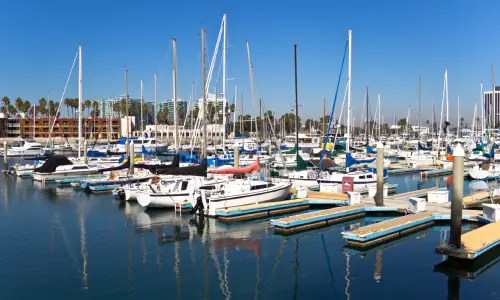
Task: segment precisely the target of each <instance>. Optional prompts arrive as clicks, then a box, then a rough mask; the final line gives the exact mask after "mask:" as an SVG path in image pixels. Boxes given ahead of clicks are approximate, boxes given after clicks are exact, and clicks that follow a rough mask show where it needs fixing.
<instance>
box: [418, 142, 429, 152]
mask: <svg viewBox="0 0 500 300" xmlns="http://www.w3.org/2000/svg"><path fill="white" fill-rule="evenodd" d="M418 150H424V151H431V150H432V148H430V147H424V146H422V144H420V142H418Z"/></svg>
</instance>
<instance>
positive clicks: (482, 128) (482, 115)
mask: <svg viewBox="0 0 500 300" xmlns="http://www.w3.org/2000/svg"><path fill="white" fill-rule="evenodd" d="M480 94H481V95H480V98H479V99H481V121H482V126H481V137H483V136H484V133H485V129H486V126H484V125H485V123H484V119H485V118H484V117H485V116H484V106H485V105H486V102H485V99H484V95H483V81H482V80H481V91H480Z"/></svg>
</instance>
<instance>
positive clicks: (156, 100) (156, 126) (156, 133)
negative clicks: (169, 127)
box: [154, 73, 158, 141]
mask: <svg viewBox="0 0 500 300" xmlns="http://www.w3.org/2000/svg"><path fill="white" fill-rule="evenodd" d="M154 112H155V139H156V141H158V75H157V74H156V73H155V109H154Z"/></svg>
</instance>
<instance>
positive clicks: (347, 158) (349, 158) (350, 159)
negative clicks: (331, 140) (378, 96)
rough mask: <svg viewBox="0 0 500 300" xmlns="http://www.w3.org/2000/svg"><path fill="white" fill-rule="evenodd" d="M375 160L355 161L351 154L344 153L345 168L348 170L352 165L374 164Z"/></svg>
mask: <svg viewBox="0 0 500 300" xmlns="http://www.w3.org/2000/svg"><path fill="white" fill-rule="evenodd" d="M375 159H376V158H371V159H360V160H357V159H355V158H354V157H352V155H351V153H346V154H345V167H346V168H349V167H350V166H352V165H357V164H365V163H366V164H368V163H371V162H374V161H375Z"/></svg>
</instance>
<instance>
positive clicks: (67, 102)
mask: <svg viewBox="0 0 500 300" xmlns="http://www.w3.org/2000/svg"><path fill="white" fill-rule="evenodd" d="M63 104H64V106H66V112H67V113H68V118H69V107H70V104H71V99H70V98H64V100H63Z"/></svg>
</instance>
